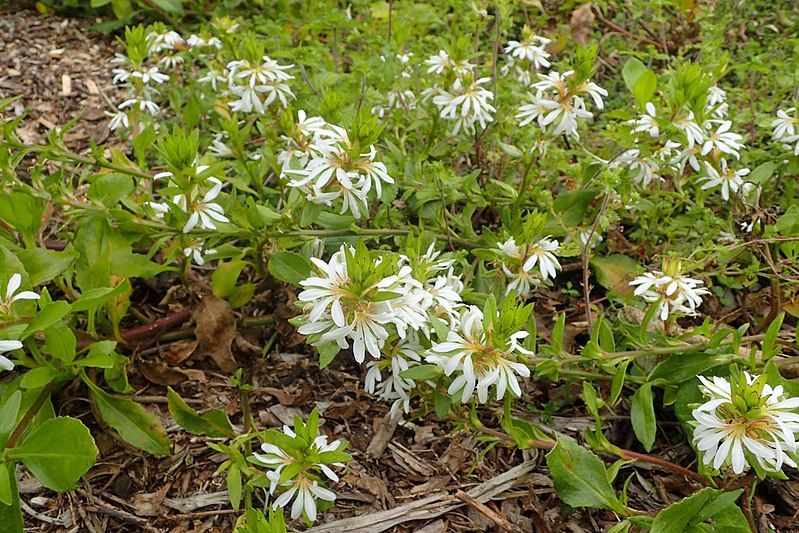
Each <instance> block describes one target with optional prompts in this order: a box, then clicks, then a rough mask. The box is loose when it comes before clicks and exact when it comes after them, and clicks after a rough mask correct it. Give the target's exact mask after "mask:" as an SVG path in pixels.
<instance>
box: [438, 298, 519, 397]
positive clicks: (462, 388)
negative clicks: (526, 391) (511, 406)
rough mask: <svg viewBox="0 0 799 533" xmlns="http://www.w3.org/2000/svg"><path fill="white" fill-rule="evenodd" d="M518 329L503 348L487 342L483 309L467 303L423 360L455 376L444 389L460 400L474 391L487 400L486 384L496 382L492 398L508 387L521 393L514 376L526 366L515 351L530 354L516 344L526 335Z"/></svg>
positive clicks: (502, 395)
mask: <svg viewBox="0 0 799 533" xmlns="http://www.w3.org/2000/svg"><path fill="white" fill-rule="evenodd" d="M527 335H528V334H527V332H526V331H519V332H517V333H515V334H514V335H512V336H511V338H510V339H509V346H508V348H507V349H500V348H499V347H497V346H494V345H492V344H489V341H488V340H487V338H486V334H485V331H484V330H483V313H482V312H481V311H480V309H479V308H477V307H475V306H470V307H469V308H468V309H467V310H465V311H464V312H463V313H462V315H461V319H460V323H459V326H458V330H457V331H450V332H449V333H448V334H447V339H446V341H444V342H440V343H436V344H434V345H433V347H432V348H431V349H430V351H429V355H428V356H427V361H428V362H429V363H432V364H436V365H438V366H439V367H441V368H442V369H443V371H444V374H445V375H447V376H452V375H454V374H456V373H457V377H456V378H455V379H454V380H453V381H452V384H450V386H449V388H448V389H447V392H448V393H449V394H452V395H454V394H456V393H458V392H460V401H461V403H466V402H468V401H469V400H470V398H471V397H472V395H473V394H474V392H475V391H476V392H477V398H478V401H479V402H480V403H486V402H487V401H488V392H489V388H490V387H492V386H496V399H497V400H501V399H502V398H503V397H504V396H505V392H506V391H507V389H508V388H510V390H511V391H512V392H513V394H514V395H515V396H516V397H520V396H521V395H522V390H521V387H520V385H519V380H518V378H517V375H518V376H521V377H524V378H527V377H530V369H529V368H528V367H527V366H526V365H524V364H522V363H519V362H517V361H516V352H518V353H520V354H524V355H531V352H529V351H528V350H526V349H524V348H523V347H522V346H520V345H519V344H518V341H519V340H521V339H523V338H525V337H526V336H527Z"/></svg>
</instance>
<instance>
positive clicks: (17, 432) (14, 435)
mask: <svg viewBox="0 0 799 533" xmlns="http://www.w3.org/2000/svg"><path fill="white" fill-rule="evenodd" d="M52 388H53V384H52V383H48V384H47V385H45V386H44V387H42V390H40V391H39V395H38V396H36V399H35V400H34V401H33V404H31V406H30V407H29V408H28V410H27V411H25V414H24V415H23V416H22V419H21V420H20V421H19V422H18V423H17V425H16V427H14V431H12V432H11V435H10V436H9V437H8V442H6V449H7V450H8V449H11V448H13V447H14V446H15V445H16V444H17V441H18V440H19V438H20V437H21V436H22V433H24V432H25V430H26V429H27V428H28V426H29V425H30V423H31V421H32V420H33V417H35V416H36V413H38V412H39V409H41V408H42V405H44V402H46V401H47V399H48V398H49V397H50V392H51V391H52Z"/></svg>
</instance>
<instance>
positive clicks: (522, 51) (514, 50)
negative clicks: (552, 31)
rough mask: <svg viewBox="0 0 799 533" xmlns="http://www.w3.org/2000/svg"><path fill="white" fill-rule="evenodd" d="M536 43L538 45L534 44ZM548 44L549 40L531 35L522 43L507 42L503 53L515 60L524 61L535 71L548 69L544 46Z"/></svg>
mask: <svg viewBox="0 0 799 533" xmlns="http://www.w3.org/2000/svg"><path fill="white" fill-rule="evenodd" d="M536 41H538V44H536ZM547 43H549V39H544V38H543V37H538V36H536V35H532V36H530V37H528V38H527V39H525V40H524V41H521V42H519V41H508V45H507V46H506V47H505V53H506V54H509V55H510V56H511V57H514V58H516V59H525V60H527V61H529V62H530V64H531V65H533V66H534V67H535V68H536V69H541V68H549V66H550V63H549V61H548V58H549V52H547V51H546V50H545V49H544V46H546V45H547Z"/></svg>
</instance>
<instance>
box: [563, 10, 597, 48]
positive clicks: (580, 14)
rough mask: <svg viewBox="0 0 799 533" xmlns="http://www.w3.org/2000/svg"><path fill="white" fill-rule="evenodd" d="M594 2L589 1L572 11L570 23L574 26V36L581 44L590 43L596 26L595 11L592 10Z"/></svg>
mask: <svg viewBox="0 0 799 533" xmlns="http://www.w3.org/2000/svg"><path fill="white" fill-rule="evenodd" d="M591 7H592V4H591V2H588V3H587V4H583V5H582V6H580V7H578V8H577V9H575V10H574V11H572V17H571V21H570V22H569V25H570V26H571V28H572V37H573V38H574V40H575V41H577V42H578V43H580V44H588V41H589V40H590V38H591V32H592V31H593V26H594V24H593V23H594V18H596V17H595V16H594V12H593V11H591Z"/></svg>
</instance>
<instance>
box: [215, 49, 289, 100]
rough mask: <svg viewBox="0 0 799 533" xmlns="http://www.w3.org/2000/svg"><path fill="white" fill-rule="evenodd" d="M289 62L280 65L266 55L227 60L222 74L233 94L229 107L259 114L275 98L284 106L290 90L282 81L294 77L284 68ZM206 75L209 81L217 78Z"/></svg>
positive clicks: (230, 92)
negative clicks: (255, 59)
mask: <svg viewBox="0 0 799 533" xmlns="http://www.w3.org/2000/svg"><path fill="white" fill-rule="evenodd" d="M293 66H294V65H281V64H280V63H278V62H277V61H275V60H274V59H272V58H270V57H269V56H266V55H265V56H262V57H261V60H260V61H250V60H247V59H241V60H235V61H231V62H230V63H228V64H227V66H226V67H225V74H226V75H224V78H225V80H226V82H227V92H228V93H229V94H230V95H231V97H233V98H235V99H234V100H233V101H231V102H229V103H228V105H229V106H230V109H231V110H233V111H236V112H241V113H252V112H256V113H259V114H263V113H264V110H265V109H266V108H268V107H269V106H270V105H272V103H274V102H276V101H279V102H280V105H282V106H283V107H284V108H286V107H288V105H289V99H294V93H293V92H292V91H291V87H289V85H288V84H287V83H286V82H287V81H289V80H292V79H294V76H292V75H291V74H289V73H287V72H286V70H288V69H290V68H291V67H293ZM207 76H208V74H206V79H208V81H209V82H211V83H215V82H216V81H218V79H217V78H216V76H211V77H210V78H207ZM201 81H202V80H201Z"/></svg>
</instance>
